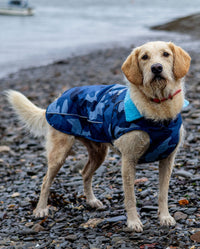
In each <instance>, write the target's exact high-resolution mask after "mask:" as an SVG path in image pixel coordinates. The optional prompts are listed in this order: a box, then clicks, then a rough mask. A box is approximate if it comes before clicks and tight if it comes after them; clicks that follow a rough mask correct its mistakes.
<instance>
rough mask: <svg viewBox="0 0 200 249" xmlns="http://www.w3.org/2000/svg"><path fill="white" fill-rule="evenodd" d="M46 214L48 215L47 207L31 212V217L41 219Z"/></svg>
mask: <svg viewBox="0 0 200 249" xmlns="http://www.w3.org/2000/svg"><path fill="white" fill-rule="evenodd" d="M48 214H49V208H48V207H46V208H40V207H38V208H36V209H35V210H34V211H33V215H34V216H35V217H36V218H42V217H45V216H48Z"/></svg>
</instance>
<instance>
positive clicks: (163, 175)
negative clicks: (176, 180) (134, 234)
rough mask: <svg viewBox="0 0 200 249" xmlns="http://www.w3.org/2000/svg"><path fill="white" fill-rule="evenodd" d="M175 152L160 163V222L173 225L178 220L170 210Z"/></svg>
mask: <svg viewBox="0 0 200 249" xmlns="http://www.w3.org/2000/svg"><path fill="white" fill-rule="evenodd" d="M174 158H175V153H172V154H171V155H170V156H169V157H168V158H166V159H164V160H161V161H160V163H159V185H160V191H159V200H158V203H159V211H158V215H159V219H160V224H161V225H163V226H172V225H175V224H176V222H175V220H174V218H173V217H172V216H171V215H170V214H169V211H168V189H169V181H170V177H171V173H172V169H173V165H174Z"/></svg>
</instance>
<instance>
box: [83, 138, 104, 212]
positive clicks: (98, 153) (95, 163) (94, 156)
mask: <svg viewBox="0 0 200 249" xmlns="http://www.w3.org/2000/svg"><path fill="white" fill-rule="evenodd" d="M80 140H81V141H82V142H83V144H84V145H85V146H86V147H87V150H88V154H89V158H88V162H87V164H86V165H85V167H84V168H83V170H82V176H83V186H84V193H85V195H86V202H87V203H88V204H89V205H90V206H91V207H94V208H99V207H102V206H103V204H102V202H101V201H100V200H98V199H97V198H96V197H95V195H94V193H93V190H92V176H93V174H94V172H95V171H96V170H97V169H98V168H99V167H100V165H101V164H102V162H103V161H104V159H105V157H106V155H107V151H108V146H107V145H106V144H103V143H96V142H92V141H89V140H86V139H80Z"/></svg>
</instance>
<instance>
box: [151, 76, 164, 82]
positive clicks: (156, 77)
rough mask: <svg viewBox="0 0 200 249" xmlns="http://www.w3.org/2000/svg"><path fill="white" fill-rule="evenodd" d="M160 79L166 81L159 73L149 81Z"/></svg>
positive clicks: (158, 80)
mask: <svg viewBox="0 0 200 249" xmlns="http://www.w3.org/2000/svg"><path fill="white" fill-rule="evenodd" d="M160 81H166V78H165V77H163V76H162V75H160V74H159V75H155V76H154V77H153V78H152V80H151V83H154V82H160Z"/></svg>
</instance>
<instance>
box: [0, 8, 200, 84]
mask: <svg viewBox="0 0 200 249" xmlns="http://www.w3.org/2000/svg"><path fill="white" fill-rule="evenodd" d="M198 23H200V14H199V13H197V14H193V15H189V16H184V17H181V18H177V19H175V20H172V21H169V22H167V23H164V24H161V25H156V26H152V27H149V31H151V32H152V33H151V32H149V34H147V35H140V36H138V37H137V38H133V39H132V40H131V38H129V39H126V40H124V41H117V42H110V43H106V42H105V43H100V44H96V45H93V46H90V45H84V46H81V47H79V48H78V49H75V50H74V51H73V50H72V51H71V52H69V51H68V52H66V56H63V54H62V53H61V51H60V52H58V53H57V55H56V56H55V58H54V59H53V58H50V57H49V59H48V58H47V59H46V62H45V61H44V62H43V63H42V64H41V65H39V66H37V65H36V58H35V59H33V61H32V62H31V63H30V65H29V66H23V64H24V65H25V61H24V62H23V63H22V65H21V68H20V67H18V68H17V67H15V66H13V65H12V66H10V67H13V68H15V69H14V71H13V72H11V71H10V72H9V70H8V69H7V70H6V71H5V73H3V74H2V76H0V80H2V79H4V78H7V77H8V78H9V77H10V75H14V74H18V73H19V72H20V71H25V70H32V69H35V68H38V67H48V66H53V65H56V64H57V63H58V62H59V61H65V60H69V59H71V58H73V57H77V56H80V57H81V56H87V55H89V54H92V53H95V52H96V51H104V50H107V49H118V48H121V47H122V48H124V49H130V48H134V47H136V46H139V45H142V44H143V43H145V42H148V41H154V40H166V41H173V42H174V43H175V44H177V43H178V44H177V45H179V43H181V44H180V46H182V47H184V45H185V46H186V49H187V47H190V43H192V42H193V38H195V39H196V42H197V43H198V42H199V43H200V32H199V30H198V25H197V24H198ZM186 32H187V33H186ZM184 43H185V44H184ZM197 46H198V45H196V47H197ZM66 50H67V49H66ZM75 51H76V52H75ZM61 54H62V55H61ZM12 64H14V63H12ZM6 67H8V66H6Z"/></svg>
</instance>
